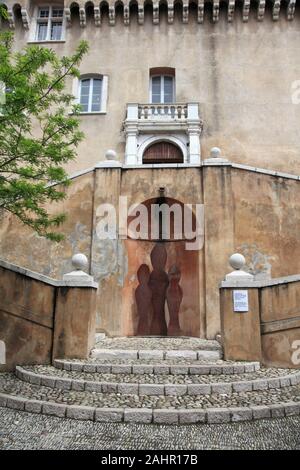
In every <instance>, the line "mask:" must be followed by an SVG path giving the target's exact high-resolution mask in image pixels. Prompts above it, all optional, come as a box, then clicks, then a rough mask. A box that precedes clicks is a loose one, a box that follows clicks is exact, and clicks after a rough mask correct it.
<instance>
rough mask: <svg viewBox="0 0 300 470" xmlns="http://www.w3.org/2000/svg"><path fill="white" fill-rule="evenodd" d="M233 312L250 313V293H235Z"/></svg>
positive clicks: (235, 291) (237, 291) (244, 291)
mask: <svg viewBox="0 0 300 470" xmlns="http://www.w3.org/2000/svg"><path fill="white" fill-rule="evenodd" d="M233 311H234V312H248V311H249V302H248V291H247V290H234V291H233Z"/></svg>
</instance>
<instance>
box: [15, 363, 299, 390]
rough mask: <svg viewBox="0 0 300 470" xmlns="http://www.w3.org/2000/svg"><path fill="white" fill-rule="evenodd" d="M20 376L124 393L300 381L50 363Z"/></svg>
mask: <svg viewBox="0 0 300 470" xmlns="http://www.w3.org/2000/svg"><path fill="white" fill-rule="evenodd" d="M16 375H17V377H18V378H19V379H20V380H23V381H25V382H29V383H32V384H36V385H45V386H48V387H51V388H60V389H64V390H71V389H73V390H78V391H84V390H87V391H95V392H101V393H111V392H113V393H119V394H124V395H175V396H180V395H210V394H214V393H215V394H227V395H230V394H232V393H234V392H243V391H252V390H268V389H274V388H277V389H280V388H283V387H289V386H291V385H297V384H300V372H299V371H297V370H289V369H271V368H269V369H260V370H259V371H256V372H254V371H253V372H252V373H248V374H244V375H237V374H235V375H217V376H216V375H215V376H214V375H153V374H148V375H146V374H141V375H139V374H127V375H126V374H123V373H115V374H103V373H97V372H96V373H87V372H77V371H64V370H58V369H55V368H54V367H51V366H32V367H28V366H27V367H20V366H19V367H17V368H16Z"/></svg>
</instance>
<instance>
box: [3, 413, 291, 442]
mask: <svg viewBox="0 0 300 470" xmlns="http://www.w3.org/2000/svg"><path fill="white" fill-rule="evenodd" d="M0 449H1V450H25V449H27V450H33V449H34V450H39V449H43V450H46V449H52V450H67V449H68V450H88V449H89V450H140V449H148V450H169V449H172V450H201V449H257V450H258V449H266V450H271V449H280V450H284V449H287V450H300V416H293V417H288V418H282V419H274V418H273V419H267V420H259V421H253V422H243V423H230V424H214V425H209V424H199V425H188V426H183V425H181V426H176V425H172V426H167V425H155V424H152V425H150V426H149V425H142V424H117V423H94V422H91V421H75V420H72V419H63V418H55V417H51V416H44V415H34V414H30V413H25V412H18V411H14V410H9V409H7V408H0Z"/></svg>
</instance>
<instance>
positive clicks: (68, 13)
mask: <svg viewBox="0 0 300 470" xmlns="http://www.w3.org/2000/svg"><path fill="white" fill-rule="evenodd" d="M64 14H65V19H66V25H67V28H70V26H72V21H71V10H70V8H65V9H64Z"/></svg>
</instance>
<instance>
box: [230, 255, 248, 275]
mask: <svg viewBox="0 0 300 470" xmlns="http://www.w3.org/2000/svg"><path fill="white" fill-rule="evenodd" d="M229 264H230V266H231V267H232V268H233V269H235V270H237V271H239V270H240V269H242V268H243V267H244V266H245V264H246V260H245V257H244V256H243V255H241V254H240V253H234V254H233V255H231V256H230V258H229Z"/></svg>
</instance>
